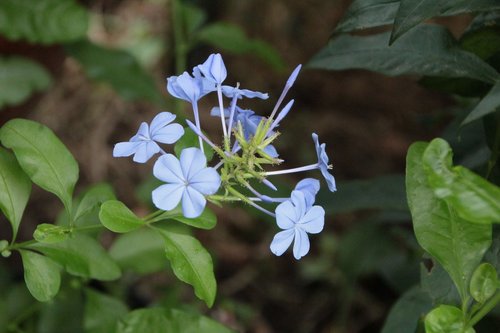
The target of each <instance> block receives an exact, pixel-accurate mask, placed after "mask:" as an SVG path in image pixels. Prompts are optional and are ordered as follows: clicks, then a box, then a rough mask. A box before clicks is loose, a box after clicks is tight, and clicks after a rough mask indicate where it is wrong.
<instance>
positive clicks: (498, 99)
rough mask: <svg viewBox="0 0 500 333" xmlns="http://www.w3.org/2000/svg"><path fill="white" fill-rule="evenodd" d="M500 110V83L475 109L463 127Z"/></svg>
mask: <svg viewBox="0 0 500 333" xmlns="http://www.w3.org/2000/svg"><path fill="white" fill-rule="evenodd" d="M499 108H500V82H499V83H497V84H495V85H494V86H493V88H491V90H490V91H489V92H488V94H487V95H486V96H484V98H483V99H481V100H480V101H479V103H478V104H477V105H476V106H475V107H474V109H473V110H472V111H471V112H470V113H469V115H468V116H467V118H465V119H464V121H463V122H462V125H465V124H468V123H470V122H471V121H474V120H477V119H479V118H482V117H484V116H486V115H487V114H490V113H493V112H495V111H497V110H498V109H499Z"/></svg>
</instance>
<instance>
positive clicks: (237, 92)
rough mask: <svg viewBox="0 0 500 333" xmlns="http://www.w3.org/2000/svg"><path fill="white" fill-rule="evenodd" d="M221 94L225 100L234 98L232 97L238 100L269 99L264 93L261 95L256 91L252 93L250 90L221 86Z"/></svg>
mask: <svg viewBox="0 0 500 333" xmlns="http://www.w3.org/2000/svg"><path fill="white" fill-rule="evenodd" d="M222 93H223V94H224V96H226V97H227V98H234V96H237V98H238V99H241V98H243V97H247V98H260V99H268V98H269V95H268V94H266V93H261V92H258V91H252V90H248V89H239V88H236V87H231V86H222Z"/></svg>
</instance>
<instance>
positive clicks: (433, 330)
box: [425, 305, 475, 333]
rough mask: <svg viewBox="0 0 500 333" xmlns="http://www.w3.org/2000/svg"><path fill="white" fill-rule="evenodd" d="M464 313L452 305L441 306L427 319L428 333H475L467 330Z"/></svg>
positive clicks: (469, 329) (426, 329)
mask: <svg viewBox="0 0 500 333" xmlns="http://www.w3.org/2000/svg"><path fill="white" fill-rule="evenodd" d="M464 322H465V318H464V315H463V313H462V311H461V310H460V309H459V308H457V307H455V306H451V305H440V306H438V307H437V308H435V309H434V310H432V311H431V312H430V313H429V314H427V316H426V317H425V332H426V333H474V332H475V331H474V329H473V328H467V327H466V326H465V324H464Z"/></svg>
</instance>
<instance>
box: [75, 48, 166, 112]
mask: <svg viewBox="0 0 500 333" xmlns="http://www.w3.org/2000/svg"><path fill="white" fill-rule="evenodd" d="M66 51H67V52H68V53H69V55H71V56H72V57H74V58H75V59H77V60H78V61H79V62H80V63H81V65H82V66H83V68H84V69H85V72H86V73H87V75H88V76H89V77H90V78H91V79H94V80H97V81H102V82H106V83H109V84H110V85H111V86H112V87H113V88H114V89H115V90H116V91H117V92H118V94H120V96H122V97H123V98H125V99H127V100H148V101H150V102H153V103H155V104H157V105H162V104H163V97H162V95H161V93H160V92H159V91H158V89H157V87H156V84H155V82H154V80H153V78H152V77H151V76H150V75H149V74H147V73H146V72H145V71H144V70H143V69H142V68H141V66H140V65H139V63H138V62H137V60H136V59H135V58H134V57H133V56H132V55H130V54H129V53H128V52H126V51H123V50H117V49H108V48H104V47H101V46H99V45H96V44H93V43H91V42H89V41H79V42H76V43H72V44H69V45H67V46H66Z"/></svg>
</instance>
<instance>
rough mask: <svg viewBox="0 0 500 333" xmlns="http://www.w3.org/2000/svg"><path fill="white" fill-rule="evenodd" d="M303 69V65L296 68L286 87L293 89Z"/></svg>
mask: <svg viewBox="0 0 500 333" xmlns="http://www.w3.org/2000/svg"><path fill="white" fill-rule="evenodd" d="M301 68H302V65H298V66H297V67H295V69H294V70H293V72H292V74H290V77H289V78H288V80H287V81H286V86H287V87H291V86H293V84H294V83H295V80H296V79H297V76H299V72H300V69H301Z"/></svg>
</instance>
